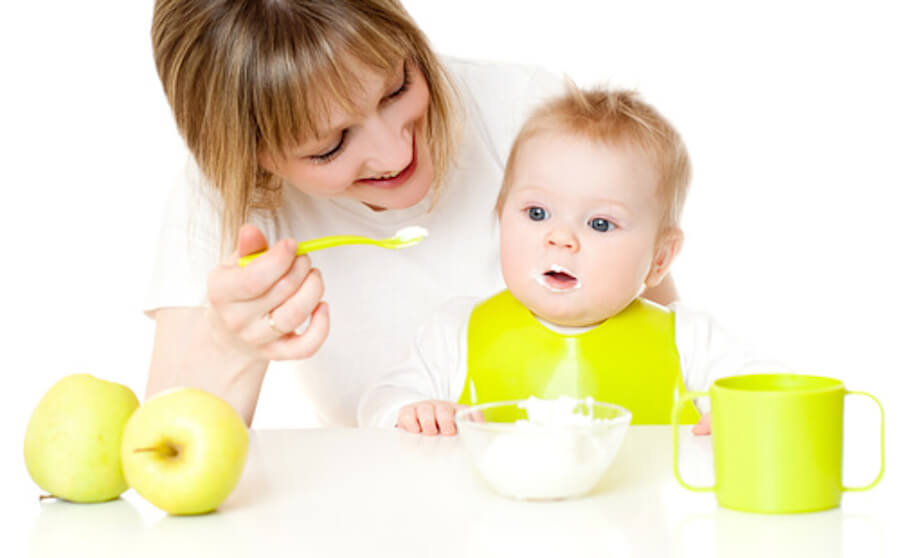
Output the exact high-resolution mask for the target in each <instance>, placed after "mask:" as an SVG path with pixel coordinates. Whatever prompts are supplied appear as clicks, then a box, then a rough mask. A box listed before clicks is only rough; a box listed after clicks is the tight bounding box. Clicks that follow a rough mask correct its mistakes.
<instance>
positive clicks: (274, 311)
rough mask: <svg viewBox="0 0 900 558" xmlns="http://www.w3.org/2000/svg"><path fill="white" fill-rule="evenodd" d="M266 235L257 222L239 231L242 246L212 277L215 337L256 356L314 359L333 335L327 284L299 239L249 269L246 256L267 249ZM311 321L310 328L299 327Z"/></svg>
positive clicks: (277, 248)
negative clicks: (242, 263)
mask: <svg viewBox="0 0 900 558" xmlns="http://www.w3.org/2000/svg"><path fill="white" fill-rule="evenodd" d="M266 247H267V244H266V239H265V237H264V236H263V234H262V233H261V232H260V231H259V229H257V228H256V227H254V226H252V225H244V226H243V227H241V230H240V232H239V233H238V249H237V251H236V252H235V253H233V254H232V255H231V256H230V257H229V258H228V259H227V260H226V261H225V262H223V263H222V264H220V265H219V266H218V267H216V268H215V269H214V270H213V271H212V272H211V273H210V274H209V279H208V281H207V296H208V298H209V303H210V311H209V314H208V317H209V320H210V324H211V326H212V329H213V338H214V339H215V340H216V341H217V343H219V344H220V345H221V346H222V347H223V349H224V348H227V349H228V350H235V349H237V350H238V351H240V352H241V353H243V354H245V355H246V356H247V357H249V358H251V359H253V360H264V361H270V360H296V359H304V358H309V357H310V356H312V355H313V354H315V352H316V351H317V350H318V349H319V347H320V346H321V345H322V343H323V342H324V341H325V338H326V337H327V336H328V328H329V319H328V306H327V305H326V303H325V302H323V301H322V295H323V293H324V292H325V287H324V284H323V282H322V275H321V273H320V272H319V270H318V269H315V268H312V267H311V264H310V261H309V257H307V256H305V255H303V256H299V257H298V256H297V255H296V250H297V242H296V241H295V240H292V239H284V240H280V241H278V242H277V243H275V244H274V245H273V246H272V247H271V248H270V249H269V250H268V251H267V252H266V253H265V254H263V255H261V256H259V257H258V258H256V259H255V260H253V261H252V262H251V263H250V264H249V265H247V267H243V268H242V267H239V266H238V259H239V258H240V257H242V256H246V255H248V254H252V253H255V252H259V251H261V250H265V249H266ZM307 319H308V320H309V324H308V325H307V327H306V329H304V330H303V331H302V332H300V333H295V330H296V329H297V328H299V327H300V326H301V325H303V323H304V322H306V321H307Z"/></svg>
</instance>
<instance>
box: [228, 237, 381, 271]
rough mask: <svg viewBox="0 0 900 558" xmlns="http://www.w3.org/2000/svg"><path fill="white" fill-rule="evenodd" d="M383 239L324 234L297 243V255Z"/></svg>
mask: <svg viewBox="0 0 900 558" xmlns="http://www.w3.org/2000/svg"><path fill="white" fill-rule="evenodd" d="M381 242H382V241H380V240H375V239H372V238H369V237H366V236H356V235H347V234H342V235H336V236H323V237H322V238H313V239H311V240H304V241H303V242H298V243H297V255H298V256H299V255H301V254H306V253H308V252H315V251H316V250H322V249H324V248H331V247H332V246H342V245H344V244H379V243H381ZM265 253H266V251H265V250H262V251H260V252H254V253H253V254H248V255H246V256H244V257H243V258H241V259H239V260H238V265H239V266H240V267H244V266H246V265H247V264H248V263H250V262H251V261H253V260H255V259H256V258H258V257H259V256H261V255H263V254H265Z"/></svg>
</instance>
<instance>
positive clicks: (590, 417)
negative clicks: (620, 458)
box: [456, 397, 631, 500]
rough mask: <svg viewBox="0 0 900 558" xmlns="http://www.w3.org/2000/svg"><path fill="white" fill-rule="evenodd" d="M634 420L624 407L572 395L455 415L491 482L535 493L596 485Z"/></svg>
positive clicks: (521, 493) (513, 492)
mask: <svg viewBox="0 0 900 558" xmlns="http://www.w3.org/2000/svg"><path fill="white" fill-rule="evenodd" d="M630 422H631V413H630V412H629V411H628V410H627V409H625V408H624V407H620V406H618V405H613V404H611V403H603V402H597V401H594V400H593V399H591V398H587V399H573V398H570V397H561V398H559V399H538V398H536V397H531V398H529V399H524V400H518V401H504V402H499V403H486V404H483V405H476V406H473V407H470V408H468V409H465V410H463V411H460V412H459V413H457V416H456V423H457V428H458V429H459V434H460V437H461V438H462V440H463V444H464V445H465V446H466V449H467V450H468V452H469V454H470V455H471V457H472V460H473V464H474V466H475V469H476V470H477V471H478V472H479V474H480V475H481V476H482V477H483V478H484V479H485V481H487V483H488V484H489V485H490V486H491V487H492V488H493V489H494V490H495V491H496V492H498V493H500V494H502V495H504V496H509V497H512V498H517V499H529V500H547V499H563V498H574V497H577V496H581V495H584V494H586V493H588V492H590V491H591V489H592V488H594V486H596V485H597V482H598V481H599V480H600V478H601V477H602V476H603V474H604V473H605V472H606V470H607V468H608V467H609V465H610V463H612V460H613V458H614V457H615V456H616V453H617V452H618V450H619V447H620V446H621V444H622V440H623V439H624V437H625V433H626V432H627V429H628V425H629V424H630Z"/></svg>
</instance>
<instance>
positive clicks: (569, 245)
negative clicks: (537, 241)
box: [547, 229, 578, 251]
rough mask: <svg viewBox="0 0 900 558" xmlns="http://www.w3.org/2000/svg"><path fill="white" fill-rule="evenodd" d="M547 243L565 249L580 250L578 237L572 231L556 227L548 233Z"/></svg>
mask: <svg viewBox="0 0 900 558" xmlns="http://www.w3.org/2000/svg"><path fill="white" fill-rule="evenodd" d="M547 244H549V245H550V246H553V247H556V248H561V249H563V250H572V251H577V250H578V239H577V238H576V237H575V235H574V234H572V232H571V231H569V230H566V229H554V230H552V231H550V233H549V234H548V235H547Z"/></svg>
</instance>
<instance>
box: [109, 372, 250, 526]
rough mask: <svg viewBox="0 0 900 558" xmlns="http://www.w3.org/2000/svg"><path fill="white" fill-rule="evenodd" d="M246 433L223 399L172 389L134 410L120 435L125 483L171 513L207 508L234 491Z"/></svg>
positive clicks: (244, 451)
mask: <svg viewBox="0 0 900 558" xmlns="http://www.w3.org/2000/svg"><path fill="white" fill-rule="evenodd" d="M248 444H249V435H248V433H247V427H246V426H244V421H243V419H241V417H240V415H238V413H237V412H236V411H235V410H234V409H233V408H232V407H231V405H229V404H228V403H226V402H225V401H223V400H221V399H219V398H218V397H216V396H214V395H212V394H210V393H207V392H205V391H203V390H200V389H195V388H185V387H183V388H173V389H171V390H167V391H164V392H162V393H159V394H157V395H155V396H154V397H151V398H150V399H149V400H147V401H146V402H145V403H144V405H143V406H141V408H140V409H138V410H137V411H135V412H134V414H133V415H132V416H131V418H130V419H129V420H128V424H126V425H125V433H124V434H123V436H122V469H123V470H124V471H125V479H126V480H127V481H128V484H129V486H131V487H132V488H134V489H135V490H136V491H137V492H138V494H140V495H141V496H143V497H144V498H146V499H147V500H148V501H149V502H150V503H151V504H153V505H155V506H156V507H158V508H160V509H162V510H165V511H167V512H169V513H170V514H173V515H194V514H201V513H207V512H210V511H212V510H214V509H216V507H217V506H218V505H219V504H221V503H222V501H223V500H225V498H226V497H227V496H228V495H229V494H230V493H231V491H232V490H234V487H235V485H237V482H238V480H240V478H241V472H242V471H243V469H244V461H246V459H247V446H248Z"/></svg>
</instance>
